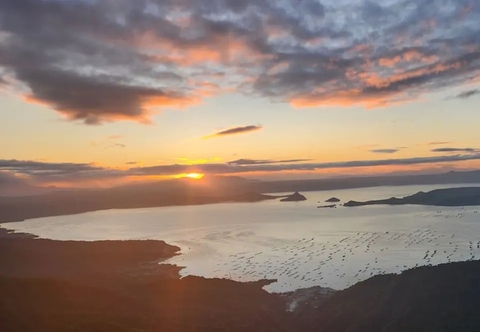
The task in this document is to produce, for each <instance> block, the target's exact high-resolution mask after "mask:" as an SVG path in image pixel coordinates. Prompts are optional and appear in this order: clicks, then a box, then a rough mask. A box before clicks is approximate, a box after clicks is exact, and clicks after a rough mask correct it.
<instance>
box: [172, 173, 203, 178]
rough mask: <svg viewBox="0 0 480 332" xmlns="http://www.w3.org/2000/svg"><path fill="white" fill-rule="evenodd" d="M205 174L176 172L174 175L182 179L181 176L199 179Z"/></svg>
mask: <svg viewBox="0 0 480 332" xmlns="http://www.w3.org/2000/svg"><path fill="white" fill-rule="evenodd" d="M204 176H205V174H201V173H183V174H178V175H177V176H175V178H176V179H183V178H188V179H193V180H200V179H202V178H203V177H204Z"/></svg>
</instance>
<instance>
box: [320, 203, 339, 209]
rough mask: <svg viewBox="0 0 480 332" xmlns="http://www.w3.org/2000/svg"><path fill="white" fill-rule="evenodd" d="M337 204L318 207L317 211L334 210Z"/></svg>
mask: <svg viewBox="0 0 480 332" xmlns="http://www.w3.org/2000/svg"><path fill="white" fill-rule="evenodd" d="M336 207H337V204H330V205H319V206H317V209H333V208H336Z"/></svg>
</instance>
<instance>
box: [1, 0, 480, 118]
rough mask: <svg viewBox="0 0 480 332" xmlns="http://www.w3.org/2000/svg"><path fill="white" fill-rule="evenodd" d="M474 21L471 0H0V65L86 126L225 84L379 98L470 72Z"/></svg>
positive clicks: (346, 98)
mask: <svg viewBox="0 0 480 332" xmlns="http://www.w3.org/2000/svg"><path fill="white" fill-rule="evenodd" d="M479 22H480V6H478V5H477V4H476V2H475V1H473V0H444V1H439V2H431V1H418V0H392V1H388V2H385V1H384V2H380V3H378V2H375V1H367V0H362V1H353V0H344V1H329V0H328V1H318V0H304V1H298V0H283V1H261V0H244V1H234V0H215V1H212V0H182V1H176V0H162V1H152V0H116V1H84V0H69V1H63V0H48V1H39V0H15V1H11V0H0V72H2V77H9V79H8V80H3V81H2V84H4V85H7V86H9V87H10V89H11V90H13V91H15V92H16V93H18V94H21V95H23V96H24V97H25V98H27V100H29V101H35V102H40V103H43V104H46V105H47V106H48V107H50V108H52V109H54V110H56V111H57V112H59V113H61V114H63V115H64V116H66V117H67V118H68V119H71V120H79V121H83V122H84V123H87V124H99V123H103V122H107V121H116V120H132V121H140V122H144V123H146V122H148V121H150V115H151V114H152V113H153V112H157V111H160V110H161V109H164V108H175V109H178V108H184V107H188V106H190V105H194V104H196V103H199V102H201V101H202V99H203V98H206V97H209V96H212V95H215V94H216V93H219V92H221V91H223V90H225V89H228V90H229V91H231V90H235V91H237V92H241V93H244V94H246V95H248V96H251V97H253V96H259V97H263V98H268V99H270V100H274V101H282V102H290V103H291V104H292V105H294V106H296V107H317V106H328V105H344V106H349V105H360V106H365V107H381V106H386V105H391V104H396V103H402V102H408V101H411V100H415V99H416V98H419V97H420V96H422V95H424V94H426V93H428V92H432V91H437V90H441V89H445V88H448V87H455V86H459V85H462V84H465V83H469V82H472V80H474V79H478V76H479V71H480V33H479V31H480V23H479ZM452 26H454V27H455V29H451V27H452ZM10 78H11V79H10ZM464 96H465V97H468V96H472V95H469V94H468V93H467V94H465V95H464Z"/></svg>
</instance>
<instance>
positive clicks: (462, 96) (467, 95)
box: [453, 89, 480, 99]
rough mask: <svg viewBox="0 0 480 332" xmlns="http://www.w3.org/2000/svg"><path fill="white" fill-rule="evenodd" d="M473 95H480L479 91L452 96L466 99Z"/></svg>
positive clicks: (469, 91)
mask: <svg viewBox="0 0 480 332" xmlns="http://www.w3.org/2000/svg"><path fill="white" fill-rule="evenodd" d="M475 95H480V90H479V89H474V90H468V91H464V92H462V93H459V94H458V95H456V96H454V97H453V98H456V99H467V98H470V97H473V96H475Z"/></svg>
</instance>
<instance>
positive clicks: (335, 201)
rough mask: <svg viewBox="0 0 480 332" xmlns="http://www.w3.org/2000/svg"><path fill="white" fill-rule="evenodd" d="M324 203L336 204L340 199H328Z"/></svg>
mask: <svg viewBox="0 0 480 332" xmlns="http://www.w3.org/2000/svg"><path fill="white" fill-rule="evenodd" d="M325 202H326V203H338V202H340V199H338V198H337V197H332V198H329V199H327V200H326V201H325Z"/></svg>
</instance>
